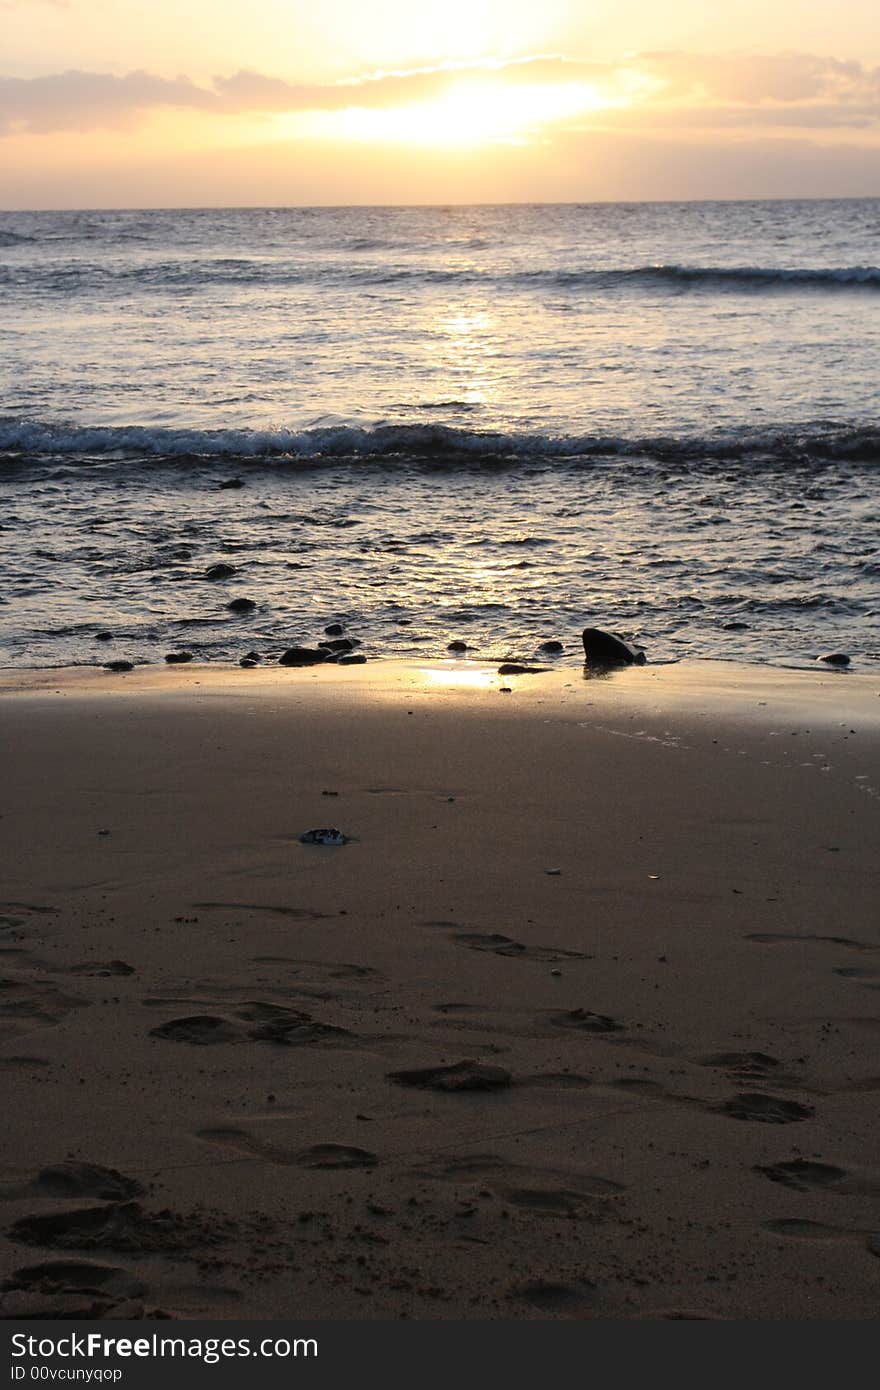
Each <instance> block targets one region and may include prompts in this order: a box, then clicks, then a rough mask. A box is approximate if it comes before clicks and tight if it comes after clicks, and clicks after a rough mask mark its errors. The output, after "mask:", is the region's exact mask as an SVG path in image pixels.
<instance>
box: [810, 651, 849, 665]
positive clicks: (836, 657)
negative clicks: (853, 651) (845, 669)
mask: <svg viewBox="0 0 880 1390" xmlns="http://www.w3.org/2000/svg"><path fill="white" fill-rule="evenodd" d="M816 660H817V661H824V662H825V665H826V666H848V665H849V660H850V659H849V657H848V656H847V655H846V653H845V652H827V653H826V655H825V656H817V657H816Z"/></svg>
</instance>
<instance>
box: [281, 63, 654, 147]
mask: <svg viewBox="0 0 880 1390" xmlns="http://www.w3.org/2000/svg"><path fill="white" fill-rule="evenodd" d="M626 104H627V103H626V102H625V101H622V100H621V99H620V98H612V97H609V96H606V95H605V94H604V93H602V92H601V91H600V90H599V88H598V87H597V86H596V85H595V84H593V83H591V82H564V83H562V82H560V83H550V82H543V83H527V82H515V83H514V82H505V81H500V80H497V79H496V80H494V81H493V80H492V78H468V79H463V80H459V81H457V82H454V83H453V84H452V85H451V86H450V87H449V90H448V91H447V92H445V93H444V94H443V96H442V97H438V98H436V99H435V100H432V101H425V102H417V103H411V104H409V105H406V106H385V107H360V106H356V105H354V104H352V106H350V107H346V108H345V109H344V110H341V111H324V112H310V113H304V115H303V116H301V117H299V118H292V119H294V120H296V123H297V129H298V132H299V133H304V131H303V125H304V124H305V125H306V127H307V131H308V133H310V134H312V135H315V136H323V137H325V138H332V139H341V140H354V141H359V142H362V143H369V144H373V143H376V144H400V145H421V146H435V147H440V148H467V147H471V146H476V145H487V144H496V143H521V142H524V141H525V140H526V139H527V137H528V136H529V135H531V134H533V133H534V132H536V131H538V130H540V128H541V127H542V126H545V125H551V124H553V123H554V122H556V121H560V120H565V119H568V118H571V117H574V116H583V115H587V114H589V113H591V112H596V111H602V110H605V109H608V108H610V107H613V106H620V105H626ZM290 119H291V118H285V117H281V118H280V120H279V125H282V126H283V125H284V124H286V122H287V121H288V120H290ZM279 133H280V132H279ZM287 133H288V134H289V133H292V132H290V131H288V132H287Z"/></svg>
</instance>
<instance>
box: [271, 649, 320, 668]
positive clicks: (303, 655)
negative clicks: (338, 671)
mask: <svg viewBox="0 0 880 1390" xmlns="http://www.w3.org/2000/svg"><path fill="white" fill-rule="evenodd" d="M326 660H327V653H326V652H324V651H316V650H315V649H314V648H313V647H288V648H287V651H286V652H282V653H281V655H280V656H279V658H278V665H279V666H317V665H318V664H319V663H320V662H322V661H326Z"/></svg>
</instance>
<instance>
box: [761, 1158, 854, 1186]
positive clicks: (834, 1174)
mask: <svg viewBox="0 0 880 1390" xmlns="http://www.w3.org/2000/svg"><path fill="white" fill-rule="evenodd" d="M755 1172H756V1173H763V1174H764V1176H765V1178H769V1179H770V1181H771V1182H778V1183H781V1184H782V1185H783V1187H791V1188H794V1190H795V1192H815V1191H822V1190H823V1189H824V1188H826V1187H834V1186H835V1185H836V1184H838V1183H841V1182H842V1181H843V1180H844V1178H846V1177H847V1172H846V1169H845V1168H836V1167H835V1166H834V1164H832V1163H811V1162H810V1160H809V1159H806V1158H793V1159H791V1160H790V1161H789V1162H788V1163H756V1164H755Z"/></svg>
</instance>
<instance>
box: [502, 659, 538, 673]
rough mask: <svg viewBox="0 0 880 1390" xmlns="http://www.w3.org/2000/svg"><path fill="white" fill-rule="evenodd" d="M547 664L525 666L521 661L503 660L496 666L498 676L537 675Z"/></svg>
mask: <svg viewBox="0 0 880 1390" xmlns="http://www.w3.org/2000/svg"><path fill="white" fill-rule="evenodd" d="M549 669H550V668H549V666H527V665H526V664H525V662H523V661H505V662H503V663H502V665H501V666H499V667H498V674H499V676H539V675H540V674H541V672H542V671H549Z"/></svg>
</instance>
